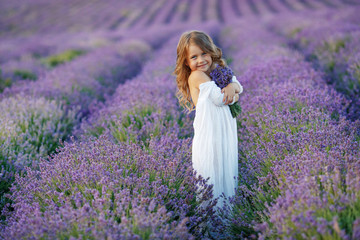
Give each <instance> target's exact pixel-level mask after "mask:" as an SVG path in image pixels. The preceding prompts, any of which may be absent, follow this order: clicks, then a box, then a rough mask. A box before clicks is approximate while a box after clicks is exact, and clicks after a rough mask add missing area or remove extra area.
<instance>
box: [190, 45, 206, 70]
mask: <svg viewBox="0 0 360 240" xmlns="http://www.w3.org/2000/svg"><path fill="white" fill-rule="evenodd" d="M186 61H187V65H188V66H189V67H190V69H191V71H196V70H199V71H202V72H206V73H210V67H211V65H212V58H211V56H210V54H209V53H205V52H204V51H203V50H201V48H199V47H198V46H197V45H196V44H193V43H190V45H189V53H188V56H187V58H186Z"/></svg>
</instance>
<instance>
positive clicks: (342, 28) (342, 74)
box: [270, 7, 360, 119]
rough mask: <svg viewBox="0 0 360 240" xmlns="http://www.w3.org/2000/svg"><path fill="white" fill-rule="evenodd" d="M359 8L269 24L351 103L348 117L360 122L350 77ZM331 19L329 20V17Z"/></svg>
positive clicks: (356, 89) (356, 84) (356, 88)
mask: <svg viewBox="0 0 360 240" xmlns="http://www.w3.org/2000/svg"><path fill="white" fill-rule="evenodd" d="M357 12H358V7H354V8H349V9H347V10H346V11H341V12H326V13H321V14H317V15H316V16H314V17H313V18H310V19H309V18H304V17H303V15H300V16H298V17H297V18H296V19H297V21H293V22H290V23H289V22H287V26H286V28H285V27H284V26H283V22H282V20H280V19H276V20H274V21H272V22H271V23H270V26H271V28H273V29H274V30H275V31H277V32H280V33H282V34H283V35H286V36H288V38H289V44H290V45H292V46H295V47H296V48H298V49H300V51H302V52H303V53H304V55H305V56H306V57H307V58H308V59H309V60H311V61H312V62H313V63H314V65H315V67H316V68H319V69H321V70H322V71H324V72H325V73H326V79H327V80H328V83H330V84H332V85H333V86H334V87H335V88H336V89H337V90H338V91H339V92H341V93H343V94H345V95H346V96H348V98H349V99H350V100H351V101H352V104H351V105H350V108H349V109H348V115H349V117H350V118H352V119H358V118H359V109H358V106H359V102H358V101H359V94H360V81H359V79H358V78H357V76H356V75H354V74H352V69H353V67H351V66H353V65H354V64H355V65H356V64H358V63H356V62H354V61H355V59H356V57H355V55H356V54H357V53H358V52H359V50H360V49H359V40H358V39H359V36H360V35H359V34H360V32H359V31H360V28H359V27H358V21H355V19H356V15H357ZM330 16H331V18H330V20H329V17H330Z"/></svg>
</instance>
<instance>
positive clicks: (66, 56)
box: [42, 50, 86, 67]
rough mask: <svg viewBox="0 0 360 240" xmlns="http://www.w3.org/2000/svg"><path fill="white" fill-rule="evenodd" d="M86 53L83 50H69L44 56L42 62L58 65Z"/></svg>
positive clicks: (48, 64)
mask: <svg viewBox="0 0 360 240" xmlns="http://www.w3.org/2000/svg"><path fill="white" fill-rule="evenodd" d="M85 53H86V52H85V51H83V50H67V51H65V52H63V53H60V54H57V55H53V56H49V57H46V58H43V59H42V62H43V63H44V64H45V65H47V66H49V67H56V66H57V65H59V64H63V63H65V62H70V61H71V60H73V59H74V58H76V57H78V56H80V55H83V54H85Z"/></svg>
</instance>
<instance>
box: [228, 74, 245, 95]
mask: <svg viewBox="0 0 360 240" xmlns="http://www.w3.org/2000/svg"><path fill="white" fill-rule="evenodd" d="M231 81H232V82H235V83H237V84H239V87H240V92H239V94H240V93H242V92H243V86H242V85H241V84H240V82H239V81H238V80H237V79H236V77H235V76H233V77H232V79H231Z"/></svg>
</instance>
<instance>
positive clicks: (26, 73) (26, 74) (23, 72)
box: [14, 69, 37, 80]
mask: <svg viewBox="0 0 360 240" xmlns="http://www.w3.org/2000/svg"><path fill="white" fill-rule="evenodd" d="M14 75H15V76H18V77H20V78H21V79H30V80H36V79H37V76H36V74H34V73H32V72H30V71H27V70H22V69H16V70H15V71H14Z"/></svg>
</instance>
